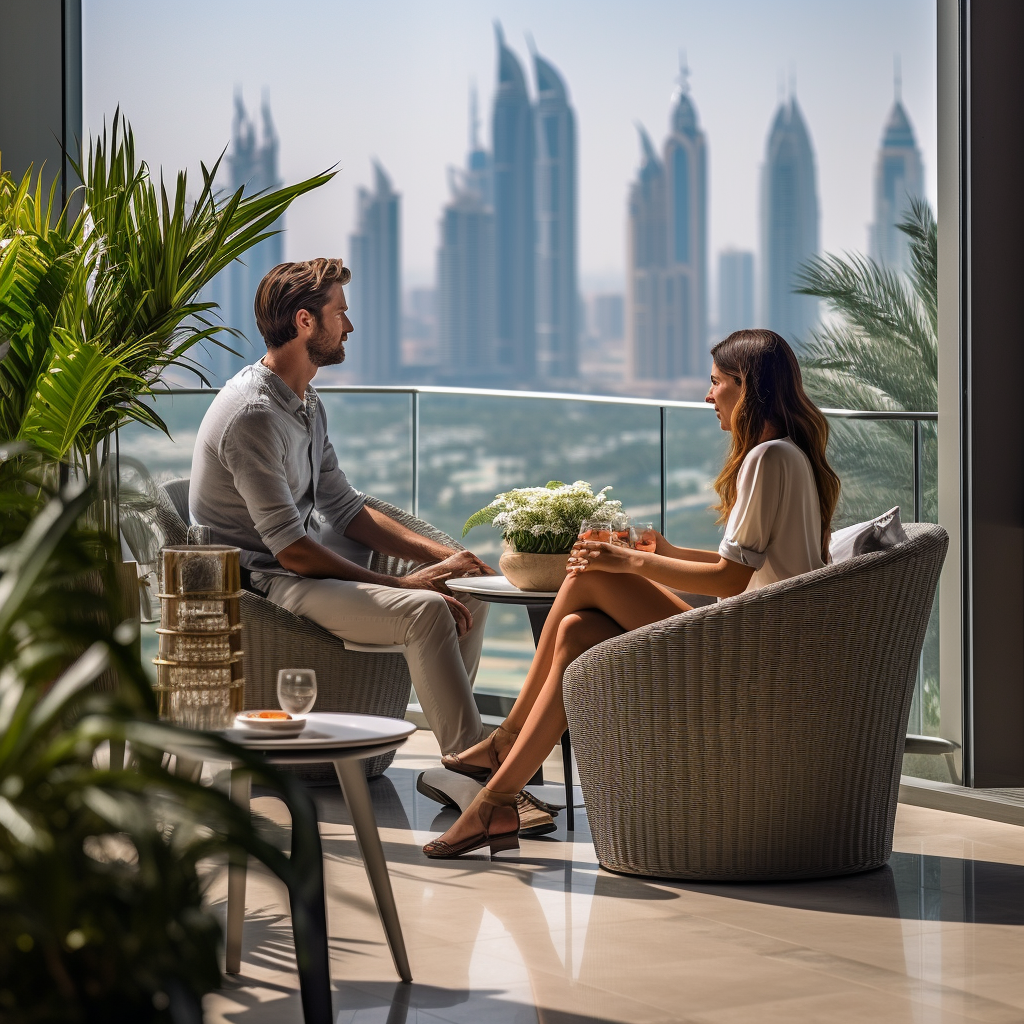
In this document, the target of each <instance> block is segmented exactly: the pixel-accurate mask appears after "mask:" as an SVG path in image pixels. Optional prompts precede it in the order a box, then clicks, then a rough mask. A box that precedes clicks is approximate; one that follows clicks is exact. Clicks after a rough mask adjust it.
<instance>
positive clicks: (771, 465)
mask: <svg viewBox="0 0 1024 1024" xmlns="http://www.w3.org/2000/svg"><path fill="white" fill-rule="evenodd" d="M782 485H783V481H782V465H781V460H778V459H776V458H775V457H774V455H773V452H772V449H771V448H767V449H766V450H764V451H763V452H759V453H757V457H755V458H749V457H748V458H747V460H746V461H745V462H744V463H743V465H742V466H741V467H740V474H739V479H738V480H737V481H736V504H735V505H734V506H733V509H732V512H731V513H730V515H729V522H728V523H727V524H726V527H725V536H724V537H723V538H722V543H721V544H719V546H718V553H719V554H720V555H721V556H722V557H723V558H725V559H728V560H729V561H730V562H739V563H740V564H741V565H748V566H750V567H751V568H753V569H755V570H757V569H760V568H761V567H762V566H763V565H764V563H765V558H766V557H767V555H766V551H767V550H768V543H769V541H770V540H771V539H772V534H773V533H774V531H775V523H776V520H777V519H778V516H779V508H780V505H781V501H782Z"/></svg>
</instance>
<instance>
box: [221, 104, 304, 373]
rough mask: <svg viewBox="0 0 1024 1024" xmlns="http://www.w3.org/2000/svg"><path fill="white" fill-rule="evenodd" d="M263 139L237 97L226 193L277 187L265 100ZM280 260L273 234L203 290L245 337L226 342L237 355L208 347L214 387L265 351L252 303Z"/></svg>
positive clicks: (278, 226)
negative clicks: (259, 288) (267, 276)
mask: <svg viewBox="0 0 1024 1024" xmlns="http://www.w3.org/2000/svg"><path fill="white" fill-rule="evenodd" d="M261 114H262V120H263V133H262V135H263V137H262V140H261V141H259V142H258V141H257V137H256V125H255V124H254V123H253V121H252V119H251V118H250V117H249V114H248V113H247V111H246V109H245V104H244V103H243V102H242V95H241V93H236V94H235V117H234V120H233V122H232V125H231V145H230V147H229V149H228V155H227V169H228V179H229V180H228V184H227V191H228V192H229V193H233V192H236V191H237V190H238V189H240V188H244V189H245V194H246V195H247V196H252V195H255V194H256V193H258V192H263V191H266V190H268V189H275V188H280V187H281V180H280V178H279V177H278V170H277V154H278V139H277V132H276V131H275V130H274V123H273V120H272V119H271V116H270V103H269V101H268V99H267V98H266V96H264V98H263V103H262V105H261ZM274 230H275V231H278V232H281V231H283V230H284V218H283V217H282V218H281V219H280V220H278V221H276V222H275V224H274ZM283 261H284V236H283V235H282V234H275V235H272V236H271V237H270V238H266V239H264V240H263V241H262V242H260V243H259V244H258V245H255V246H253V248H251V249H250V250H249V251H248V252H247V253H245V255H244V256H242V258H241V260H235V261H234V263H231V264H229V265H228V266H227V267H225V268H224V269H223V270H222V271H221V272H220V273H219V274H218V275H217V276H216V277H215V278H214V279H213V280H212V281H211V282H210V284H209V285H208V286H207V288H206V289H204V294H203V298H204V300H206V301H210V302H216V303H217V304H218V305H219V306H220V316H221V319H222V320H223V321H224V323H225V324H227V326H228V327H233V328H235V329H236V330H239V331H241V332H242V333H243V334H244V335H245V338H244V339H243V338H224V341H225V342H226V343H227V344H229V345H230V346H231V348H233V349H235V351H237V352H238V353H240V354H239V355H237V356H236V355H232V354H231V353H230V352H226V351H224V350H223V349H217V348H213V347H212V346H210V348H209V352H210V355H209V357H208V358H207V359H206V360H205V363H206V365H207V368H208V369H209V371H210V374H211V376H212V378H213V383H215V384H217V383H223V382H224V381H225V380H227V379H228V378H229V377H232V376H234V374H236V373H237V372H238V371H239V370H240V369H241V368H242V367H243V366H245V365H246V364H247V363H251V362H254V361H255V360H256V359H258V358H259V357H260V356H261V355H262V353H263V351H264V348H263V340H262V338H261V336H260V332H259V330H258V329H257V327H256V316H255V313H254V312H253V300H254V299H255V297H256V288H257V287H258V286H259V283H260V281H261V280H263V277H264V275H265V274H266V273H267V272H268V271H269V270H271V269H272V268H273V267H276V266H277V265H278V264H279V263H282V262H283Z"/></svg>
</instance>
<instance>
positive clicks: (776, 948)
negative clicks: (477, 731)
mask: <svg viewBox="0 0 1024 1024" xmlns="http://www.w3.org/2000/svg"><path fill="white" fill-rule="evenodd" d="M436 758H437V746H436V744H435V743H434V740H433V737H432V736H431V735H430V734H429V733H426V732H418V733H416V734H415V735H414V736H413V737H412V739H411V740H410V741H409V743H408V744H407V745H406V746H405V747H404V748H403V749H402V750H400V751H399V752H398V756H397V758H396V760H395V763H394V765H393V766H392V768H391V769H390V770H389V771H388V773H387V775H386V776H385V777H384V778H382V779H379V780H377V781H375V782H373V783H371V786H370V789H371V793H372V794H373V799H374V806H375V809H376V813H377V820H378V823H379V825H380V830H381V838H382V840H383V843H384V849H385V853H386V855H387V857H388V862H389V866H390V869H391V879H392V884H393V886H394V890H395V898H396V901H397V904H398V911H399V914H400V916H401V920H402V927H403V930H404V934H405V941H406V944H407V946H408V950H409V958H410V961H411V964H412V971H413V978H414V982H413V984H412V985H411V986H404V985H401V984H399V983H398V979H397V976H396V975H395V972H394V967H393V965H392V963H391V958H390V955H389V953H388V948H387V945H386V943H385V941H384V934H383V931H382V929H381V926H380V923H379V920H378V918H377V914H376V910H375V908H374V905H373V898H372V896H371V894H370V889H369V884H368V882H367V880H366V875H365V873H364V871H363V867H362V862H361V860H360V858H359V854H358V850H357V849H356V844H355V839H354V836H353V832H352V828H351V826H350V825H349V819H348V816H347V813H346V809H345V805H344V802H343V801H342V799H341V796H340V793H339V791H338V790H337V788H333V787H332V788H326V787H325V788H321V789H316V790H314V791H313V792H314V795H315V797H316V800H317V803H318V805H319V808H320V820H321V832H322V835H323V842H324V854H325V858H326V863H327V885H328V905H329V925H330V933H331V957H332V975H333V978H334V1007H335V1019H336V1021H337V1022H338V1024H413V1022H415V1024H441V1022H445V1021H448V1022H453V1021H457V1022H466V1024H470V1022H474V1024H475V1022H481V1021H487V1022H495V1024H505V1022H508V1024H513V1022H515V1024H554V1022H557V1024H582V1022H584V1021H599V1022H600V1021H604V1022H624V1024H625V1022H629V1024H634V1022H662V1021H664V1022H669V1021H672V1022H687V1021H691V1022H698V1021H699V1022H708V1024H711V1022H716V1024H717V1022H721V1024H741V1022H742V1024H746V1022H750V1024H753V1022H758V1024H771V1022H776V1021H777V1022H812V1021H814V1022H817V1021H822V1022H824V1021H828V1022H830V1024H831V1022H844V1021H858V1022H863V1021H865V1020H873V1021H878V1022H886V1024H889V1022H904V1021H906V1022H908V1024H910V1022H915V1024H918V1022H933V1021H934V1022H942V1024H953V1022H960V1021H975V1020H977V1021H987V1022H1007V1024H1008V1022H1021V1021H1024V974H1022V972H1021V970H1020V966H1021V964H1022V963H1024V842H1022V839H1024V832H1022V830H1021V829H1019V828H1017V827H1015V826H1012V825H1004V824H1000V823H997V822H990V821H983V820H980V819H975V818H967V817H962V816H958V815H953V814H946V813H943V812H940V811H933V810H928V809H924V808H917V807H907V806H903V805H901V806H900V810H899V815H898V817H897V823H896V841H895V851H896V852H895V853H894V854H893V858H892V861H891V863H890V866H889V867H888V868H885V869H883V870H881V871H876V872H872V873H869V874H867V875H860V876H853V877H849V878H843V879H837V880H834V881H829V880H826V881H817V882H804V883H781V884H774V885H760V884H758V885H697V884H686V885H683V884H672V883H655V882H648V881H646V880H643V879H636V878H628V877H624V876H620V875H612V874H609V873H607V872H605V871H603V870H601V869H600V868H599V866H598V864H597V861H596V858H595V856H594V849H593V846H592V845H591V843H590V835H589V832H588V830H587V823H586V817H585V814H584V813H582V810H581V809H578V810H577V818H576V821H577V831H576V833H575V835H573V836H570V841H567V838H566V833H565V830H564V825H563V826H562V827H561V828H560V829H559V831H558V832H556V833H554V834H553V835H551V836H545V837H544V838H542V839H537V840H532V841H531V840H524V841H523V842H522V848H521V850H520V851H519V853H518V854H517V853H515V852H511V853H503V854H499V855H498V856H497V857H496V858H495V859H494V860H493V861H491V860H490V859H489V858H488V857H487V855H486V854H485V853H481V854H477V855H473V856H471V857H468V858H463V859H462V860H460V861H455V862H436V861H427V860H426V859H425V858H424V857H423V856H422V854H421V853H420V850H419V847H420V846H421V845H422V843H424V842H425V841H426V840H427V839H429V838H431V837H432V836H434V835H436V834H437V833H438V832H440V831H442V830H443V829H444V828H445V827H447V824H448V822H449V821H450V820H452V812H450V811H444V810H442V809H441V808H440V807H439V805H437V804H435V803H432V802H431V801H429V800H427V799H426V798H424V797H423V796H421V795H419V794H418V793H417V792H416V790H415V783H416V776H417V775H418V774H419V772H420V771H421V770H423V769H424V768H428V767H433V766H434V765H436V763H437V761H436ZM545 774H546V776H548V777H549V778H551V779H560V778H561V764H560V759H559V758H558V757H554V758H552V759H551V760H550V762H549V763H548V765H546V766H545ZM253 806H254V808H255V809H257V810H259V811H260V812H261V813H263V814H265V815H267V816H268V817H270V818H272V819H274V820H276V821H282V822H283V821H284V815H283V808H282V805H281V804H279V803H278V802H277V801H276V800H274V799H271V798H268V797H262V798H257V799H255V800H254V801H253ZM225 891H226V873H225V872H224V871H223V870H222V869H214V870H213V872H212V875H211V888H210V898H211V900H212V901H213V902H214V903H215V904H216V905H218V906H219V908H220V911H221V913H223V905H224V895H225ZM205 1005H206V1020H207V1021H208V1022H238V1024H263V1022H268V1024H269V1022H275V1024H277V1022H282V1021H287V1022H290V1021H296V1022H298V1021H301V1020H302V1011H301V1006H300V1003H299V997H298V991H297V978H296V974H295V970H294V951H293V947H292V941H291V922H290V919H289V917H288V912H287V902H286V900H285V897H284V892H283V889H282V888H281V886H280V885H279V884H278V883H277V882H276V880H274V879H271V878H268V876H267V875H266V874H265V873H260V872H256V871H251V872H250V875H249V885H248V893H247V914H246V922H245V935H244V943H243V963H242V974H241V975H240V976H239V977H238V978H237V980H231V981H229V982H228V983H227V985H226V987H225V988H224V989H223V990H222V991H221V992H220V993H217V994H215V995H213V996H211V997H208V999H207V1002H206V1004H205Z"/></svg>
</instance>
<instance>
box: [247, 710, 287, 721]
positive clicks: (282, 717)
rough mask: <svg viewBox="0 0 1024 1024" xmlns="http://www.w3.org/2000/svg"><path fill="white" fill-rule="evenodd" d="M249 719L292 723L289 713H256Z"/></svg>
mask: <svg viewBox="0 0 1024 1024" xmlns="http://www.w3.org/2000/svg"><path fill="white" fill-rule="evenodd" d="M249 718H272V719H273V720H274V721H276V722H283V721H289V722H290V721H291V718H292V716H291V715H289V714H288V712H287V711H254V712H253V713H252V714H251V715H249Z"/></svg>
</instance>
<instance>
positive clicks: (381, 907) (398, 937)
mask: <svg viewBox="0 0 1024 1024" xmlns="http://www.w3.org/2000/svg"><path fill="white" fill-rule="evenodd" d="M334 768H335V771H337V773H338V781H339V782H340V783H341V792H342V794H343V795H344V797H345V804H346V806H347V807H348V810H349V813H350V814H351V815H352V824H353V826H354V827H355V832H356V841H357V842H358V843H359V852H360V853H361V854H362V855H363V864H365V866H366V874H367V876H368V877H369V879H370V888H371V889H372V890H373V898H374V900H375V901H376V903H377V913H378V914H380V919H381V923H382V924H383V925H384V933H385V935H387V940H388V945H389V946H390V947H391V956H392V958H393V959H394V961H395V970H396V971H398V976H399V977H400V978H401V979H402V981H405V982H410V981H412V972H411V971H410V970H409V957H408V956H407V954H406V952H405V939H403V938H402V925H401V923H400V922H399V920H398V910H397V908H396V907H395V896H394V893H393V892H392V891H391V878H390V877H389V875H388V865H387V861H386V860H385V859H384V848H383V847H382V846H381V843H380V833H379V832H378V831H377V819H376V818H375V817H374V814H373V805H372V804H371V802H370V790H369V787H368V786H367V785H366V776H365V775H364V774H363V765H362V762H360V761H359V760H357V759H356V758H346V759H344V760H339V761H335V762H334Z"/></svg>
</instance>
